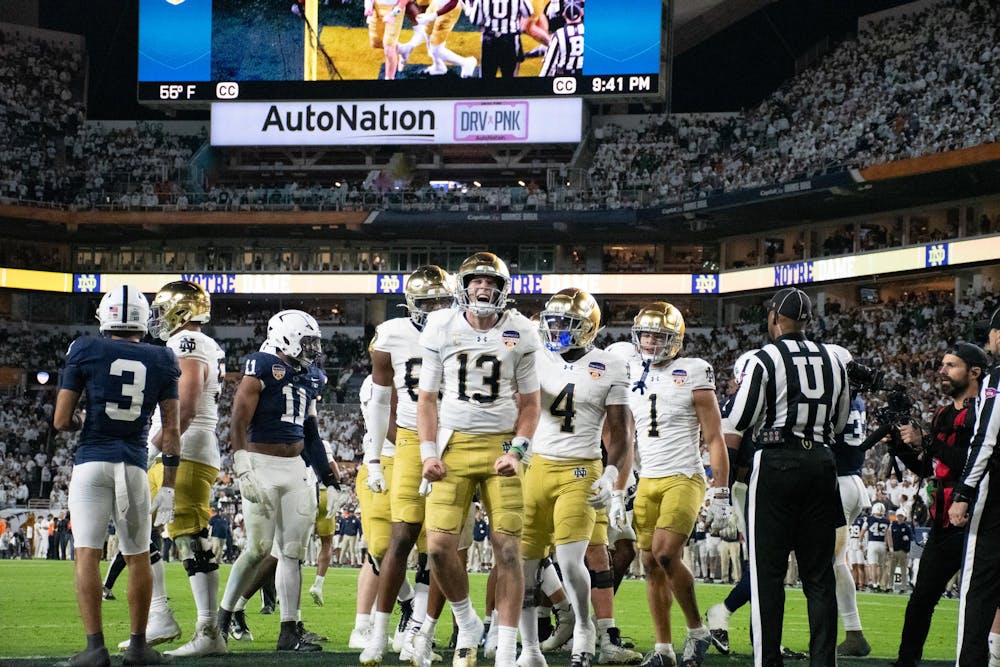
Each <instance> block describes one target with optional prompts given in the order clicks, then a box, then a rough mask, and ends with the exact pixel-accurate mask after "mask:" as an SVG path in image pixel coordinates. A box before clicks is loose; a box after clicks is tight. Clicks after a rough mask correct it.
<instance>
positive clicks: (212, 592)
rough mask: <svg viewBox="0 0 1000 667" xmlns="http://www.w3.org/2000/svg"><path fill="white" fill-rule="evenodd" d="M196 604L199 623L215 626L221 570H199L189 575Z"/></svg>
mask: <svg viewBox="0 0 1000 667" xmlns="http://www.w3.org/2000/svg"><path fill="white" fill-rule="evenodd" d="M188 582H189V583H190V584H191V593H192V594H193V595H194V605H195V607H196V608H197V609H198V625H207V626H209V627H214V626H215V624H216V622H217V621H218V609H219V571H218V570H213V571H212V572H198V573H197V574H195V575H194V576H192V577H188Z"/></svg>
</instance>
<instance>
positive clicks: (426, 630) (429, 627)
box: [420, 614, 438, 637]
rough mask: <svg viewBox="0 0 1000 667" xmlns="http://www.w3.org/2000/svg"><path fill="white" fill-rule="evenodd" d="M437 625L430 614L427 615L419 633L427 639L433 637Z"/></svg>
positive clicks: (436, 621)
mask: <svg viewBox="0 0 1000 667" xmlns="http://www.w3.org/2000/svg"><path fill="white" fill-rule="evenodd" d="M437 623H438V620H437V619H436V618H434V617H433V616H431V615H430V614H427V615H426V616H424V622H423V624H422V625H421V626H420V632H422V633H423V634H425V635H427V636H428V637H433V636H434V629H435V628H436V627H437Z"/></svg>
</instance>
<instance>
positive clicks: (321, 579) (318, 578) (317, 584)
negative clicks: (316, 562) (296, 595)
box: [313, 574, 326, 589]
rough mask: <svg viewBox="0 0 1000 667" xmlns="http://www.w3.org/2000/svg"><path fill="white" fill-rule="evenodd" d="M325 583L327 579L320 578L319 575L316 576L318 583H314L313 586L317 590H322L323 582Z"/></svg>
mask: <svg viewBox="0 0 1000 667" xmlns="http://www.w3.org/2000/svg"><path fill="white" fill-rule="evenodd" d="M325 581H326V577H321V576H319V575H318V574H317V575H316V581H314V582H313V586H315V587H316V588H320V589H321V588H323V582H325Z"/></svg>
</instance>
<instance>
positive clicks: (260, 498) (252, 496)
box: [233, 449, 271, 518]
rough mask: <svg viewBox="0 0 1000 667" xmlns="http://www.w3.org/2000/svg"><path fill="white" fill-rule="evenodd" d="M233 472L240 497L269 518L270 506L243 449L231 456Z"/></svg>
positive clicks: (248, 456) (247, 454)
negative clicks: (237, 482)
mask: <svg viewBox="0 0 1000 667" xmlns="http://www.w3.org/2000/svg"><path fill="white" fill-rule="evenodd" d="M233 472H235V473H236V477H237V478H239V480H240V495H241V496H243V498H244V499H245V500H246V501H247V502H251V503H254V504H255V505H257V506H258V509H260V511H261V512H263V514H264V516H265V517H267V518H270V517H271V504H270V502H268V500H267V496H266V495H265V494H264V492H263V491H262V490H261V488H260V482H259V481H258V480H257V475H256V473H255V472H254V469H253V463H251V462H250V454H249V453H248V452H247V451H246V450H245V449H239V450H237V451H236V452H235V453H234V454H233Z"/></svg>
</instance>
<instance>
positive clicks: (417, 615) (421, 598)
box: [413, 584, 430, 625]
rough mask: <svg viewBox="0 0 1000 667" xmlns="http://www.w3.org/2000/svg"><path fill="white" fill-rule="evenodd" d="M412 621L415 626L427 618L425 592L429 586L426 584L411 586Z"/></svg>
mask: <svg viewBox="0 0 1000 667" xmlns="http://www.w3.org/2000/svg"><path fill="white" fill-rule="evenodd" d="M413 590H414V592H413V620H414V621H415V622H417V625H420V623H421V622H422V621H423V620H424V617H425V616H427V592H428V591H429V590H430V586H428V585H427V584H415V585H414V586H413Z"/></svg>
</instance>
